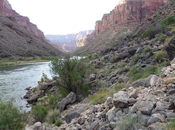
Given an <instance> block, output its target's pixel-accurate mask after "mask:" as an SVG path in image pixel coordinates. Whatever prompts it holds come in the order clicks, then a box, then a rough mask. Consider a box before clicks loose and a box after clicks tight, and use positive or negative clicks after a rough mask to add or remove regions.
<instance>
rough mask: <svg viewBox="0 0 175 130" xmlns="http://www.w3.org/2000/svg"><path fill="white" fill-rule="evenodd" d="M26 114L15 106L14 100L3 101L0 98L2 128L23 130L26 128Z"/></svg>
mask: <svg viewBox="0 0 175 130" xmlns="http://www.w3.org/2000/svg"><path fill="white" fill-rule="evenodd" d="M25 121H26V115H25V114H23V113H20V111H19V110H18V109H17V108H16V107H14V106H13V104H12V101H10V102H7V103H3V102H2V101H1V100H0V129H1V130H21V129H23V128H24V123H25Z"/></svg>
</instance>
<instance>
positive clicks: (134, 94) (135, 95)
mask: <svg viewBox="0 0 175 130" xmlns="http://www.w3.org/2000/svg"><path fill="white" fill-rule="evenodd" d="M129 96H130V98H137V97H138V90H137V89H133V91H132V92H131V93H129Z"/></svg>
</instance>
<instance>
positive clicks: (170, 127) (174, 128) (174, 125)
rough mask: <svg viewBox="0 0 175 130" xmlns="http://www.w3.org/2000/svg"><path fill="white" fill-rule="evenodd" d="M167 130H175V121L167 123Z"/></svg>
mask: <svg viewBox="0 0 175 130" xmlns="http://www.w3.org/2000/svg"><path fill="white" fill-rule="evenodd" d="M165 130H175V121H171V122H168V123H166V125H165Z"/></svg>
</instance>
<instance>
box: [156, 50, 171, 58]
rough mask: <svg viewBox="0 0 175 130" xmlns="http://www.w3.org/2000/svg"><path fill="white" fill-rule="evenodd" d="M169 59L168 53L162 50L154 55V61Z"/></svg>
mask: <svg viewBox="0 0 175 130" xmlns="http://www.w3.org/2000/svg"><path fill="white" fill-rule="evenodd" d="M166 57H168V54H167V52H166V51H163V50H160V51H158V52H156V53H155V54H154V59H163V58H166Z"/></svg>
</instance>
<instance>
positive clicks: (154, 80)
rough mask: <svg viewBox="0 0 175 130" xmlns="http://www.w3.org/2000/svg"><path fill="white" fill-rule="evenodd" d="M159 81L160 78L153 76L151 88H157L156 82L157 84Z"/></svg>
mask: <svg viewBox="0 0 175 130" xmlns="http://www.w3.org/2000/svg"><path fill="white" fill-rule="evenodd" d="M158 79H159V77H158V76H156V75H153V76H152V77H151V80H150V85H151V87H154V86H156V82H157V80H158Z"/></svg>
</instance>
